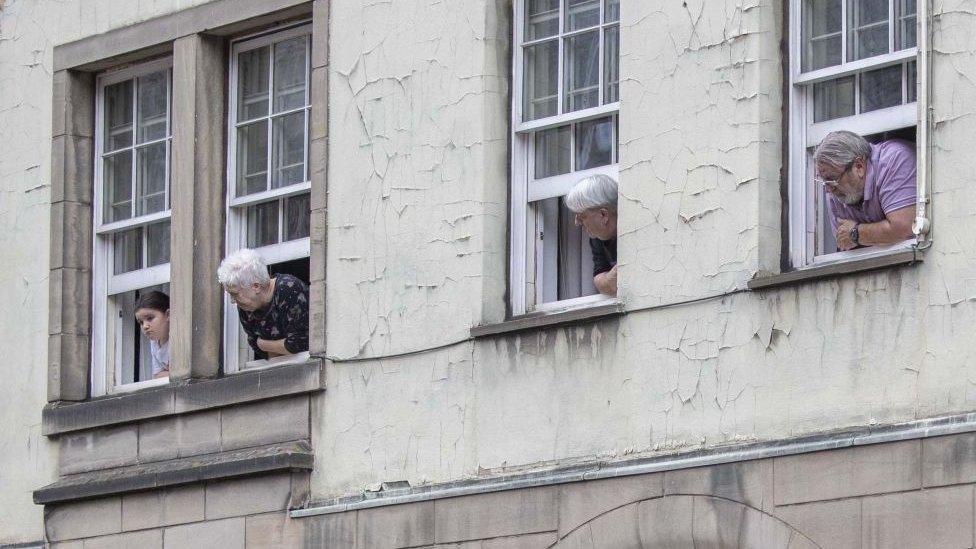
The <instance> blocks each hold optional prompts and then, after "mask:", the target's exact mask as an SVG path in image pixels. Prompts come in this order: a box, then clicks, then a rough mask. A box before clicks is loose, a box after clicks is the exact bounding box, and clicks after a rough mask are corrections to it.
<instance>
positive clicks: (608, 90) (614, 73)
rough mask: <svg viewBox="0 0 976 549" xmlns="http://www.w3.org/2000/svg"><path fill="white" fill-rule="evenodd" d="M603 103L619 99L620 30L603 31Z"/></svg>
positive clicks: (616, 28)
mask: <svg viewBox="0 0 976 549" xmlns="http://www.w3.org/2000/svg"><path fill="white" fill-rule="evenodd" d="M603 40H604V48H603V55H604V59H603V72H604V75H603V81H604V85H605V88H604V90H603V102H604V103H614V102H616V101H617V100H618V99H619V92H618V89H617V88H618V87H619V85H620V83H619V80H620V29H619V27H610V28H608V29H607V30H605V31H603Z"/></svg>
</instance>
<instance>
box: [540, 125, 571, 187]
mask: <svg viewBox="0 0 976 549" xmlns="http://www.w3.org/2000/svg"><path fill="white" fill-rule="evenodd" d="M571 131H572V130H571V126H560V127H558V128H551V129H548V130H542V131H539V132H536V133H535V178H536V179H542V178H544V177H550V176H553V175H559V174H562V173H569V170H570V167H569V154H570V150H569V149H570V146H571V145H570V141H571V137H572V134H571V133H570V132H571Z"/></svg>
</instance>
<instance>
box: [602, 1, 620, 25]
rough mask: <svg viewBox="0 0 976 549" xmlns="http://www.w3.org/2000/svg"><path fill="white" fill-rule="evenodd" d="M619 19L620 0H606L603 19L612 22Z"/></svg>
mask: <svg viewBox="0 0 976 549" xmlns="http://www.w3.org/2000/svg"><path fill="white" fill-rule="evenodd" d="M619 20H620V0H607V6H606V7H605V8H604V11H603V21H604V22H606V23H612V22H613V21H619Z"/></svg>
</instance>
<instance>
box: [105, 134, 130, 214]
mask: <svg viewBox="0 0 976 549" xmlns="http://www.w3.org/2000/svg"><path fill="white" fill-rule="evenodd" d="M102 186H103V188H104V193H105V194H104V196H105V199H104V208H105V211H104V214H103V217H104V221H105V223H111V222H113V221H120V220H123V219H128V218H130V217H132V151H131V150H127V151H122V152H118V153H115V154H112V155H109V156H106V157H105V159H104V160H103V163H102Z"/></svg>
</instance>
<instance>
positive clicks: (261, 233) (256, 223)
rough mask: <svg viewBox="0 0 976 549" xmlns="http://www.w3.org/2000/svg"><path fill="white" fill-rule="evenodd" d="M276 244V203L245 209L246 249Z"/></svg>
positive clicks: (266, 203) (275, 201)
mask: <svg viewBox="0 0 976 549" xmlns="http://www.w3.org/2000/svg"><path fill="white" fill-rule="evenodd" d="M277 242H278V201H277V200H274V201H271V202H264V203H262V204H256V205H254V206H248V207H247V247H248V248H259V247H261V246H268V245H271V244H277Z"/></svg>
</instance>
